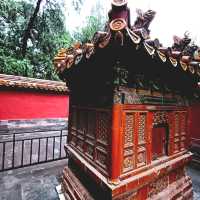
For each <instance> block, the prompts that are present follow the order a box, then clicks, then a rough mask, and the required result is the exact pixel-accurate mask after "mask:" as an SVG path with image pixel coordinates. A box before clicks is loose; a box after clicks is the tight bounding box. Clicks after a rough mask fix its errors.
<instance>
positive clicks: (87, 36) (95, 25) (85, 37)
mask: <svg viewBox="0 0 200 200" xmlns="http://www.w3.org/2000/svg"><path fill="white" fill-rule="evenodd" d="M85 24H86V26H84V27H82V28H80V29H78V30H77V31H76V32H75V33H74V35H73V37H74V40H78V41H81V42H82V43H85V42H88V41H90V40H91V39H92V37H93V35H94V34H95V32H97V31H99V30H103V27H104V21H103V20H100V18H97V17H95V16H89V17H88V18H87V20H86V23H85Z"/></svg>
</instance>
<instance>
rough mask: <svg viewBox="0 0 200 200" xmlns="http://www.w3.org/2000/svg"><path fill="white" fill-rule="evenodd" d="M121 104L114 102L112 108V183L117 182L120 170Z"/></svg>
mask: <svg viewBox="0 0 200 200" xmlns="http://www.w3.org/2000/svg"><path fill="white" fill-rule="evenodd" d="M121 107H122V106H121V105H120V104H114V105H113V109H112V113H113V114H112V130H111V134H112V135H111V138H112V141H111V166H110V180H109V182H111V183H112V184H118V183H119V176H120V171H121V147H122V132H121V114H122V113H121Z"/></svg>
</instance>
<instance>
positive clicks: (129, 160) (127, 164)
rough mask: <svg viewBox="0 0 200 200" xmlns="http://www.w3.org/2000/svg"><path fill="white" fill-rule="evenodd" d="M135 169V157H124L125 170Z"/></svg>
mask: <svg viewBox="0 0 200 200" xmlns="http://www.w3.org/2000/svg"><path fill="white" fill-rule="evenodd" d="M132 169H133V157H132V156H129V157H126V158H124V165H123V171H124V172H126V171H129V170H132Z"/></svg>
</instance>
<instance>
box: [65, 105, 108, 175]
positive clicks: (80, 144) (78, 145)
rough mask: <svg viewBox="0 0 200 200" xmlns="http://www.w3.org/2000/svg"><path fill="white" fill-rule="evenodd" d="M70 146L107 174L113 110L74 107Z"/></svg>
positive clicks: (71, 115)
mask: <svg viewBox="0 0 200 200" xmlns="http://www.w3.org/2000/svg"><path fill="white" fill-rule="evenodd" d="M71 112H72V113H71V114H70V120H71V121H70V122H71V127H70V131H69V144H70V145H72V146H73V148H74V150H75V151H77V153H78V154H80V155H82V156H83V157H84V158H86V159H87V160H89V161H90V163H91V164H92V165H94V166H95V167H96V168H98V169H101V170H104V172H106V173H107V171H108V170H107V168H108V145H109V138H108V135H110V132H111V110H101V109H95V108H83V107H78V106H73V107H72V110H71Z"/></svg>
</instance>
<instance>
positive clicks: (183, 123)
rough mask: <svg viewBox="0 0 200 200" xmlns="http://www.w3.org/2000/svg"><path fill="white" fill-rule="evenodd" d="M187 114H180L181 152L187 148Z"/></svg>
mask: <svg viewBox="0 0 200 200" xmlns="http://www.w3.org/2000/svg"><path fill="white" fill-rule="evenodd" d="M186 131H187V113H186V112H181V113H180V151H183V150H184V149H185V148H186Z"/></svg>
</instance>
